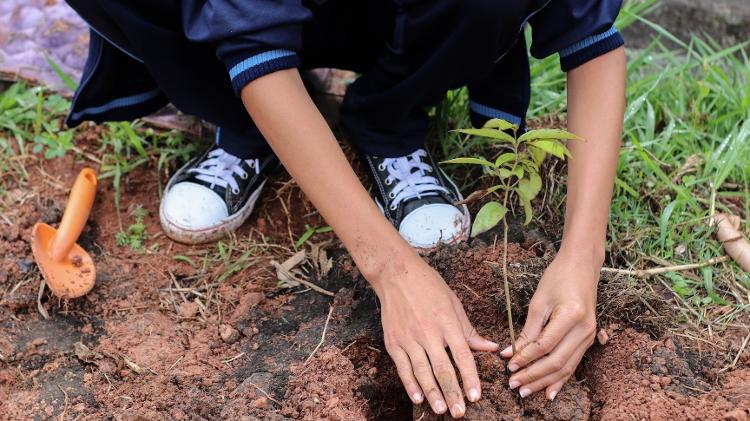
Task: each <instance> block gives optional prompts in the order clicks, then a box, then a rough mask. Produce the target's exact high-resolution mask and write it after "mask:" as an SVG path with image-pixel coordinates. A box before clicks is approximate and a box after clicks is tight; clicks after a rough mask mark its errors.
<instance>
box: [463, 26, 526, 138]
mask: <svg viewBox="0 0 750 421" xmlns="http://www.w3.org/2000/svg"><path fill="white" fill-rule="evenodd" d="M530 84H531V76H530V74H529V55H528V51H527V50H526V40H525V38H524V36H523V34H521V35H520V36H519V38H518V41H517V42H516V43H515V45H514V46H513V48H511V49H510V50H509V51H508V52H507V53H506V54H505V55H504V56H503V57H502V58H501V59H500V60H499V61H498V62H497V63H496V64H495V66H494V68H493V69H492V72H491V73H490V74H489V75H487V76H486V77H483V78H481V79H480V80H478V81H476V82H472V83H469V85H468V87H469V99H470V102H469V111H470V114H471V122H472V124H473V125H474V126H475V127H482V126H483V125H484V123H486V122H487V120H489V119H491V118H501V119H503V120H506V121H508V122H510V123H513V124H518V126H519V128H520V129H521V130H523V128H524V127H525V119H526V111H527V110H528V108H529V98H530V95H531V85H530Z"/></svg>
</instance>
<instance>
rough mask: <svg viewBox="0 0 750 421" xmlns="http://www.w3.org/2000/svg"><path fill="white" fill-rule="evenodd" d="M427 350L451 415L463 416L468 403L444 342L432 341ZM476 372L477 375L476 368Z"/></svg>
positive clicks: (455, 416)
mask: <svg viewBox="0 0 750 421" xmlns="http://www.w3.org/2000/svg"><path fill="white" fill-rule="evenodd" d="M426 350H427V355H428V356H429V357H430V362H431V363H432V372H433V373H434V374H435V378H436V379H437V382H438V384H440V388H441V389H442V391H443V396H445V400H446V401H447V403H448V408H449V409H450V412H451V415H452V416H453V417H454V418H460V417H463V416H464V413H465V412H466V404H465V403H464V397H463V393H461V387H460V386H459V385H458V379H457V378H456V371H455V370H454V369H453V364H452V363H451V360H450V358H448V353H447V352H446V351H445V348H443V346H442V344H439V343H436V342H433V343H431V344H430V345H429V346H428V347H426ZM474 373H475V375H476V368H475V369H474ZM477 383H478V382H477Z"/></svg>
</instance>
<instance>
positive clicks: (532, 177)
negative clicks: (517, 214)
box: [516, 173, 542, 201]
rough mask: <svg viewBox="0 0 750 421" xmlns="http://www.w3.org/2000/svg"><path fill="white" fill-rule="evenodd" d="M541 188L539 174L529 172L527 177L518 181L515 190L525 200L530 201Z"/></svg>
mask: <svg viewBox="0 0 750 421" xmlns="http://www.w3.org/2000/svg"><path fill="white" fill-rule="evenodd" d="M541 190H542V177H540V176H539V174H535V173H529V178H523V179H521V180H520V181H519V182H518V187H517V188H516V191H517V192H518V195H519V196H523V198H524V199H525V200H528V201H531V200H533V199H534V198H535V197H536V195H538V194H539V192H540V191H541Z"/></svg>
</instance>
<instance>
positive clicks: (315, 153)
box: [68, 0, 625, 417]
mask: <svg viewBox="0 0 750 421" xmlns="http://www.w3.org/2000/svg"><path fill="white" fill-rule="evenodd" d="M69 3H70V4H71V5H72V6H73V7H74V8H75V9H76V10H77V11H78V12H79V13H80V15H81V16H82V17H83V18H84V19H85V20H86V21H87V22H88V23H89V24H90V26H91V31H92V32H91V44H90V54H89V60H88V62H87V65H86V68H85V70H84V75H83V79H82V82H81V84H80V87H79V89H78V92H77V93H76V96H75V98H74V101H73V108H72V110H71V113H70V116H69V117H68V124H69V125H71V126H74V125H77V124H79V123H80V122H81V121H83V120H93V121H107V120H130V119H134V118H137V117H140V116H143V115H146V114H149V113H151V112H153V111H156V110H157V109H159V108H161V107H162V106H164V105H165V104H166V103H167V102H171V103H173V104H174V105H175V106H177V107H178V108H179V109H180V110H182V111H183V112H185V113H189V114H194V115H196V116H198V117H200V118H203V119H205V120H207V121H209V122H211V123H213V124H215V125H216V126H217V127H218V129H217V132H216V145H214V146H213V147H212V148H210V149H209V150H208V151H206V152H205V153H204V154H203V155H201V156H200V157H197V158H195V159H193V160H192V161H190V162H189V163H188V164H187V165H185V166H184V167H183V168H181V169H180V170H178V171H177V173H176V174H175V175H174V176H173V177H172V179H171V180H170V182H169V185H168V186H167V189H166V192H165V194H164V197H163V198H162V203H161V209H160V218H161V222H162V226H163V228H164V230H165V232H167V234H168V235H169V236H170V237H172V238H173V239H175V240H177V241H182V242H187V243H196V242H202V241H211V240H215V239H217V238H219V237H220V236H222V235H224V233H226V232H227V231H231V230H234V229H236V228H237V227H239V226H240V225H241V224H242V223H243V222H244V221H245V220H246V219H247V218H248V216H249V215H250V214H251V213H252V210H253V207H254V205H255V203H256V201H257V199H258V197H259V195H260V193H261V191H262V190H263V187H264V184H265V182H266V176H267V174H268V173H269V171H270V170H271V169H273V168H274V167H276V166H277V165H278V160H277V157H278V159H280V160H281V162H282V163H283V165H284V166H285V167H286V168H287V170H288V171H289V173H290V174H291V175H292V176H293V177H294V178H295V180H296V181H297V183H298V184H299V185H300V187H301V188H302V190H303V191H304V192H305V193H306V194H307V196H308V197H309V198H310V200H311V201H312V202H313V203H314V204H315V206H316V207H317V208H318V210H319V211H320V213H321V215H322V216H323V217H324V218H325V219H326V221H327V222H328V223H329V224H330V225H331V226H332V227H333V228H334V230H335V232H336V233H337V235H338V237H339V238H340V239H341V241H342V242H343V244H344V245H345V246H346V248H347V249H348V250H349V252H350V253H351V255H352V257H353V258H354V260H355V262H356V263H357V265H358V266H359V268H360V269H361V272H362V274H363V275H364V276H365V278H366V279H367V280H368V281H369V282H370V284H371V285H372V288H373V289H374V291H375V292H376V294H377V296H378V298H379V300H380V303H381V308H382V314H381V317H382V323H383V331H384V340H385V344H386V349H387V350H388V352H389V354H390V356H391V357H392V358H393V360H394V361H395V363H396V366H397V369H398V373H399V376H400V377H401V380H402V382H403V383H404V387H405V388H406V391H407V393H408V394H409V396H410V398H411V399H412V400H413V401H414V402H415V403H418V404H419V403H422V402H423V400H424V399H427V401H428V402H429V404H430V405H431V407H432V409H433V410H434V411H435V412H436V413H444V412H446V411H450V413H451V414H452V415H453V416H455V417H460V416H462V415H463V414H464V412H465V403H464V397H463V396H464V395H465V396H466V397H467V398H468V399H469V400H470V401H472V402H473V401H476V400H478V399H479V397H480V394H481V390H480V384H479V378H478V376H477V371H476V366H475V363H474V359H473V356H472V353H471V351H470V350H476V351H496V350H497V348H498V345H497V344H494V343H492V342H490V341H488V340H486V339H484V338H482V337H480V336H479V335H478V334H477V333H476V331H475V330H474V329H473V328H472V326H471V324H470V322H469V321H468V319H467V317H466V314H465V313H464V310H463V307H462V305H461V303H460V302H459V301H458V299H457V298H456V296H455V295H454V294H453V293H452V292H451V291H450V289H449V288H448V287H447V286H446V284H445V282H444V281H443V280H442V279H441V278H440V276H439V275H438V274H437V273H436V272H435V271H434V270H432V269H431V268H429V267H428V266H427V265H426V264H425V263H424V261H423V260H421V259H420V258H419V255H418V254H417V252H416V251H415V249H429V248H432V247H434V246H435V245H437V244H438V243H440V242H456V241H460V240H462V239H465V238H466V237H467V234H468V229H469V226H470V221H469V214H468V211H467V208H466V207H465V206H455V205H454V203H455V202H456V201H458V200H460V199H461V193H460V192H459V190H458V188H457V187H456V185H455V184H454V183H453V182H452V181H451V180H450V179H449V178H448V177H447V176H446V174H445V173H443V172H442V170H440V169H439V168H438V167H437V165H436V164H435V162H434V160H433V159H432V157H431V156H430V155H429V154H428V153H427V151H426V149H425V147H424V142H425V140H426V139H425V134H426V128H427V114H426V111H425V110H426V108H428V107H430V106H432V105H435V104H436V103H438V102H439V101H440V100H441V99H442V98H443V97H444V95H445V93H446V91H447V90H449V89H453V88H457V87H460V86H464V85H466V86H468V89H469V95H470V99H471V102H470V111H471V118H472V122H473V124H475V125H476V126H481V125H482V124H483V123H484V122H485V121H487V120H488V119H490V118H503V119H506V120H508V121H510V122H513V123H517V124H519V125H520V126H521V127H523V124H524V117H525V114H526V109H527V107H528V104H529V79H530V78H529V67H528V58H527V49H526V44H525V40H524V36H523V27H524V25H525V24H526V23H529V24H530V25H531V27H532V35H533V37H532V38H533V43H532V45H531V53H532V54H533V55H534V56H536V57H544V56H548V55H551V54H553V53H559V54H560V57H561V64H562V67H563V70H565V71H568V125H569V127H568V128H569V130H571V131H572V132H574V133H576V134H578V135H579V136H581V137H583V138H586V139H588V140H589V141H588V142H586V143H585V144H583V143H582V142H573V143H572V144H571V145H570V148H571V151H572V153H573V155H574V156H575V159H573V160H571V162H570V164H569V170H568V171H569V181H568V198H567V209H566V222H565V230H564V234H563V240H562V243H561V246H560V250H559V253H558V255H557V257H556V258H555V259H554V261H553V262H552V264H551V265H550V267H549V268H548V269H547V271H546V272H545V274H544V276H543V277H542V279H541V281H540V283H539V286H538V289H537V292H536V294H535V295H534V298H533V299H532V301H531V303H530V307H529V314H528V317H527V321H526V325H525V326H524V329H523V331H522V332H521V334H520V337H519V339H518V342H517V343H516V347H517V352H516V355H512V352H511V349H510V347H508V348H507V349H505V350H504V351H502V355H503V356H505V357H507V358H511V359H510V362H509V369H510V370H511V371H513V372H514V374H513V375H512V376H511V379H510V387H511V388H519V393H520V394H521V396H522V397H525V396H528V395H529V394H530V393H533V392H536V391H540V390H545V391H546V394H547V397H548V398H549V399H554V398H555V396H556V394H557V393H558V392H559V391H560V389H561V388H562V386H563V384H564V383H565V381H566V380H567V379H568V377H569V376H570V375H571V373H573V371H574V369H575V367H576V366H577V364H578V363H579V361H580V360H581V358H582V356H583V353H584V352H585V351H586V349H587V348H588V347H589V346H590V345H591V343H592V341H593V337H594V332H595V307H596V285H597V282H598V279H599V278H598V274H599V270H600V268H601V265H602V262H603V259H604V244H605V235H606V224H607V217H608V210H609V204H610V199H611V194H612V187H613V184H614V173H615V167H616V163H617V158H618V149H619V145H620V135H621V126H622V117H623V108H624V90H625V56H624V52H623V48H622V44H623V40H622V37H621V36H620V35H619V33H618V32H617V30H616V29H615V28H614V26H613V24H614V19H615V17H616V16H617V13H618V11H619V9H620V6H621V1H620V0H579V1H573V0H556V1H550V0H526V1H510V0H359V1H351V0H245V1H241V0H213V1H211V0H156V1H153V0H152V1H145V0H138V1H117V0H100V1H94V0H69ZM316 67H335V68H342V69H349V70H354V71H356V72H358V73H361V74H362V76H361V77H360V78H359V79H358V80H357V81H356V82H354V83H353V84H352V85H351V86H350V87H349V89H348V92H347V94H346V97H345V99H344V102H343V105H342V110H341V119H342V123H343V126H344V128H345V129H346V131H347V132H348V137H349V139H350V140H351V141H352V143H353V144H354V146H355V147H356V148H357V150H358V151H359V152H360V153H361V154H362V156H363V159H364V161H365V162H367V168H368V170H369V171H370V173H371V176H372V180H373V183H374V185H375V188H374V189H373V190H374V192H375V196H376V197H375V201H374V203H373V201H372V199H370V197H369V195H368V193H367V191H366V190H365V189H364V187H363V186H362V185H361V184H360V183H359V181H358V179H357V177H356V176H355V174H354V172H353V171H352V169H351V167H350V165H349V164H348V162H347V161H346V159H345V157H344V155H343V153H342V151H341V149H340V148H339V146H338V144H337V142H336V140H335V138H334V136H333V134H332V133H331V131H330V129H329V128H328V126H327V125H326V124H325V121H324V120H323V118H322V116H321V115H320V114H319V112H318V111H317V110H316V109H315V107H314V105H313V103H312V101H311V100H310V98H309V96H308V95H307V93H306V91H305V88H304V85H303V83H302V81H301V79H300V76H299V72H298V69H307V68H316ZM248 113H249V116H248ZM446 347H449V348H450V350H451V354H452V357H453V360H454V361H455V365H456V366H457V368H458V370H459V374H460V376H461V380H462V385H463V393H461V388H460V387H459V383H458V379H457V376H456V372H455V370H454V368H453V364H452V363H451V360H450V358H449V357H448V354H447V353H446Z"/></svg>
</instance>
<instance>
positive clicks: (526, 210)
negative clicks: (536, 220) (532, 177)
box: [516, 188, 533, 225]
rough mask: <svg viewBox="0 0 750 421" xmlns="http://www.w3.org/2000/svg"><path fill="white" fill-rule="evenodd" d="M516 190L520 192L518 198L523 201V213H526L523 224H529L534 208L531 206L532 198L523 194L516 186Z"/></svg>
mask: <svg viewBox="0 0 750 421" xmlns="http://www.w3.org/2000/svg"><path fill="white" fill-rule="evenodd" d="M516 192H517V193H518V200H519V202H521V206H522V207H523V213H524V215H525V219H524V221H523V224H524V225H529V222H531V217H532V211H533V208H532V207H531V200H529V199H527V198H525V197H523V194H521V192H520V191H519V190H518V188H516Z"/></svg>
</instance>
